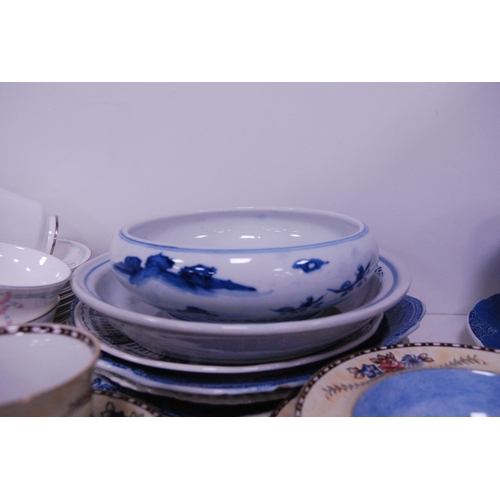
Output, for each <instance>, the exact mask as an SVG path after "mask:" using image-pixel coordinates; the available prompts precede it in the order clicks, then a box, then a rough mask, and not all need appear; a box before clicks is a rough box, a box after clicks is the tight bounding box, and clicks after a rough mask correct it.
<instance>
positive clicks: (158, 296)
mask: <svg viewBox="0 0 500 500" xmlns="http://www.w3.org/2000/svg"><path fill="white" fill-rule="evenodd" d="M378 257H379V250H378V244H377V241H376V238H375V236H374V234H373V233H372V232H371V231H370V230H369V229H368V227H367V226H366V225H365V224H364V223H363V222H361V221H359V220H357V219H354V218H353V217H349V216H346V215H341V214H337V213H332V212H326V211H320V210H309V209H294V208H237V209H228V210H214V211H201V212H196V213H190V214H183V215H175V216H164V217H158V218H153V219H148V220H145V221H143V222H139V223H135V224H131V225H128V226H126V227H124V228H123V229H122V230H121V231H120V232H119V233H118V234H117V235H116V236H115V238H114V239H113V241H112V244H111V249H110V260H111V263H112V266H113V271H114V272H115V274H116V276H117V278H118V279H119V280H120V282H121V283H122V285H123V286H125V287H126V288H128V290H130V291H131V292H132V293H133V294H135V295H136V296H137V297H139V298H140V299H141V300H143V301H144V302H147V303H149V304H151V305H153V306H155V307H158V308H160V309H163V310H165V311H167V312H168V313H169V314H171V315H172V316H174V317H176V318H178V319H183V320H188V321H206V322H218V323H221V322H236V323H245V322H272V321H277V322H282V321H290V320H300V319H305V318H309V317H312V316H314V315H315V314H317V313H318V312H320V311H322V310H325V309H327V308H329V307H331V306H333V305H335V304H336V303H338V302H340V301H342V300H344V299H345V298H347V297H348V296H350V295H352V294H353V293H355V292H356V291H357V290H359V288H360V287H362V286H363V285H364V284H365V283H366V282H367V281H368V279H369V278H370V277H371V276H372V275H373V273H374V271H375V268H376V266H377V262H378Z"/></svg>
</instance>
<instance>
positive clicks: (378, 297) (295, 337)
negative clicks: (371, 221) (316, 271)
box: [72, 254, 410, 365]
mask: <svg viewBox="0 0 500 500" xmlns="http://www.w3.org/2000/svg"><path fill="white" fill-rule="evenodd" d="M375 267H376V272H375V273H374V275H373V276H372V278H370V280H368V285H367V286H366V287H363V288H361V289H360V290H359V291H358V292H357V293H356V294H354V295H353V296H351V297H349V298H348V299H346V300H345V301H344V302H341V303H339V304H337V305H336V306H334V308H333V309H332V310H329V311H328V312H325V313H323V314H320V315H319V316H318V317H316V318H313V319H306V320H301V321H284V322H270V323H246V324H239V323H205V322H194V321H182V320H178V319H175V318H172V317H169V316H168V314H167V313H165V311H162V310H160V309H158V308H155V307H154V306H151V305H149V304H146V303H144V302H143V301H141V300H140V299H138V298H137V296H136V295H134V294H133V293H131V292H130V291H129V290H128V289H126V288H124V287H123V286H121V284H120V282H119V281H118V279H117V277H116V276H115V274H114V273H113V271H112V269H111V263H110V261H109V256H108V255H106V254H104V255H101V256H99V257H96V258H94V259H92V260H90V261H89V262H87V263H85V264H83V265H82V266H81V267H79V268H78V269H77V270H75V271H74V273H73V277H72V287H73V291H74V293H75V295H76V296H77V297H78V298H79V299H80V300H82V301H83V302H84V303H86V304H87V305H89V306H90V307H91V308H93V309H95V310H96V311H98V312H99V313H101V314H102V315H104V316H105V317H106V318H107V319H108V321H109V322H110V323H111V324H112V325H113V326H114V327H115V328H117V329H118V330H119V331H121V332H122V333H123V334H125V335H126V336H128V337H129V338H131V339H133V340H134V341H135V342H137V343H138V344H140V345H142V346H144V347H146V348H148V349H150V350H152V351H155V352H158V353H161V354H165V355H167V356H169V357H171V358H177V359H180V360H184V361H188V362H196V363H201V364H228V365H243V364H253V363H266V362H273V361H280V360H285V359H293V358H296V357H299V356H306V355H307V354H310V353H314V352H317V351H320V350H322V349H326V348H328V347H329V346H331V345H333V344H335V343H336V342H338V341H339V340H341V339H343V338H345V337H346V336H348V335H350V334H352V333H353V332H355V331H356V330H358V329H359V328H361V327H362V326H363V325H364V324H366V323H367V322H368V321H370V320H371V319H372V318H373V317H375V316H376V315H377V314H380V313H381V312H384V311H386V310H387V309H389V308H391V307H392V306H393V305H395V304H396V303H397V302H399V300H401V299H402V298H403V297H404V295H405V294H406V292H407V291H408V288H409V286H410V275H409V272H408V271H407V269H406V268H405V266H404V265H403V264H402V263H401V262H400V261H399V260H398V259H396V258H394V257H390V256H382V257H381V258H380V265H379V266H375ZM339 311H340V313H338V312H339ZM335 312H337V313H338V314H335Z"/></svg>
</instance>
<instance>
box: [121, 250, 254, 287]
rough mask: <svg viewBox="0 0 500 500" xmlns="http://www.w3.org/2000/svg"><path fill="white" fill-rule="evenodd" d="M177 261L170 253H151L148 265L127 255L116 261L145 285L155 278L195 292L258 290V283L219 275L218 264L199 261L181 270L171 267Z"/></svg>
mask: <svg viewBox="0 0 500 500" xmlns="http://www.w3.org/2000/svg"><path fill="white" fill-rule="evenodd" d="M174 265H175V262H174V260H173V259H171V258H170V257H168V256H166V255H163V254H161V253H159V254H158V255H151V256H149V257H148V258H147V259H146V263H145V264H144V267H143V266H142V261H141V259H139V257H132V256H129V257H125V259H124V260H123V262H117V263H115V264H113V267H114V269H116V270H117V271H119V272H121V273H123V274H125V275H127V276H129V281H130V283H131V284H133V285H141V284H142V283H144V282H145V281H147V280H149V279H151V278H153V279H157V280H160V281H162V282H163V283H166V284H168V285H172V286H175V287H177V288H181V289H183V290H187V291H190V292H194V293H200V292H209V293H213V292H214V291H215V290H220V289H225V290H231V291H242V292H255V291H257V290H256V289H255V288H254V287H251V286H245V285H240V284H238V283H233V282H232V281H231V280H221V279H219V278H215V277H214V276H215V274H216V273H217V269H216V268H215V267H210V266H205V265H203V264H198V265H196V266H185V267H183V268H182V269H181V270H180V271H179V272H178V273H174V272H173V271H171V270H170V269H171V268H172V267H174Z"/></svg>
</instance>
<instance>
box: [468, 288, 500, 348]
mask: <svg viewBox="0 0 500 500" xmlns="http://www.w3.org/2000/svg"><path fill="white" fill-rule="evenodd" d="M467 326H468V328H469V332H470V333H471V335H472V338H473V340H474V342H475V343H476V344H477V345H480V346H484V347H493V348H494V349H500V293H497V294H495V295H492V296H491V297H488V298H487V299H484V300H481V301H479V302H478V303H477V304H476V305H475V306H474V308H473V309H472V311H471V312H470V313H469V315H468V316H467Z"/></svg>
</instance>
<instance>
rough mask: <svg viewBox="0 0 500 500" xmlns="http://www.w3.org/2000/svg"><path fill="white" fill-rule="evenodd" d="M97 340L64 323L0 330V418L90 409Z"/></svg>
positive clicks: (65, 414)
mask: <svg viewBox="0 0 500 500" xmlns="http://www.w3.org/2000/svg"><path fill="white" fill-rule="evenodd" d="M99 352H100V351H99V341H98V340H97V339H96V338H95V337H94V336H93V335H92V334H90V333H88V332H85V331H83V330H79V329H78V328H75V327H72V326H69V325H58V324H55V323H54V324H50V323H33V324H29V325H28V324H26V325H12V326H7V327H0V417H71V416H74V417H81V416H90V415H91V411H92V377H93V371H94V365H95V362H96V361H97V358H98V356H99Z"/></svg>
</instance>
